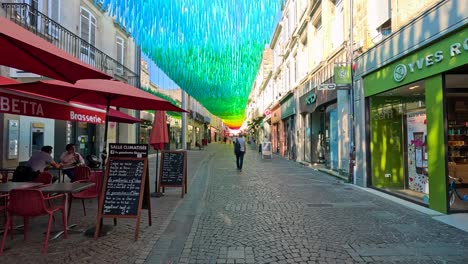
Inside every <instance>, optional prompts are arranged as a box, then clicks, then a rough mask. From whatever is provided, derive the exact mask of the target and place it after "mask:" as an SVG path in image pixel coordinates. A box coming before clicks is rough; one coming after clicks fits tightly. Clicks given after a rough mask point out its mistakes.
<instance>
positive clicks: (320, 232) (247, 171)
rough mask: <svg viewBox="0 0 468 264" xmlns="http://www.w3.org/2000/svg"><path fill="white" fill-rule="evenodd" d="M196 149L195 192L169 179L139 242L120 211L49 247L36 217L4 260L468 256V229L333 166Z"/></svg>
mask: <svg viewBox="0 0 468 264" xmlns="http://www.w3.org/2000/svg"><path fill="white" fill-rule="evenodd" d="M188 154H189V155H188V159H189V160H188V182H189V187H188V193H187V196H185V198H183V199H181V198H180V189H179V188H168V189H167V190H166V193H165V196H163V197H161V198H152V208H153V212H152V219H153V225H152V226H148V224H147V219H148V218H147V214H146V210H143V213H142V222H141V225H140V228H141V229H140V239H139V240H138V241H136V242H135V241H134V240H133V237H134V230H135V229H134V228H135V220H134V219H130V220H123V219H119V222H118V225H117V226H116V227H115V228H114V230H113V231H112V232H111V233H110V234H109V235H107V236H105V237H101V238H99V239H98V240H94V239H90V238H87V237H85V236H83V235H82V234H70V235H69V238H68V239H66V240H64V239H62V238H59V239H58V240H56V241H53V242H51V243H50V245H49V253H48V254H46V255H42V254H41V252H40V249H41V245H42V241H43V238H44V236H43V234H42V232H43V231H45V229H46V228H45V223H46V219H44V218H37V219H33V220H32V221H31V223H30V232H29V237H28V241H26V242H24V241H23V238H22V234H21V233H19V232H18V233H17V234H16V235H15V238H14V240H10V239H8V240H7V250H6V251H5V252H4V255H3V256H1V257H0V263H135V264H141V263H162V264H175V263H180V264H184V263H185V264H187V263H245V264H248V263H467V262H468V236H467V235H466V233H465V232H464V231H461V230H459V229H456V228H454V227H452V226H449V225H446V224H443V223H441V222H439V221H436V220H434V219H432V218H431V216H429V215H426V214H423V213H420V212H418V211H415V210H413V209H410V208H408V207H405V206H402V205H400V204H398V203H395V202H392V201H389V200H387V199H384V198H382V197H380V196H377V195H374V194H372V193H369V192H367V191H364V190H362V189H360V188H358V187H356V186H353V185H350V184H346V183H344V182H343V181H342V180H340V179H337V178H335V177H332V176H330V175H327V174H324V173H322V172H319V171H316V170H314V169H311V168H309V167H304V166H302V165H300V164H298V163H295V162H292V161H288V160H285V159H282V158H279V157H277V156H274V157H273V160H262V159H261V157H260V155H259V153H258V152H257V151H256V150H252V149H250V150H249V151H248V152H247V154H246V156H245V160H244V168H243V170H242V171H238V170H237V169H236V166H235V158H234V154H233V147H232V145H231V144H227V145H225V144H210V146H208V147H207V148H206V149H205V150H201V151H199V150H192V151H188ZM154 171H155V158H154V155H153V156H152V158H151V159H150V174H151V173H154ZM151 184H153V183H151ZM88 207H89V209H88ZM87 209H88V215H87V216H86V217H83V214H82V209H81V206H80V204H79V201H76V203H75V204H74V205H73V210H72V221H71V222H73V223H78V227H76V228H77V229H80V228H86V227H89V226H92V225H94V224H95V217H96V215H95V213H96V203H95V201H93V202H89V203H87ZM20 222H21V221H20V219H17V222H15V223H16V224H20ZM111 222H112V220H110V219H106V223H108V224H110V223H111ZM54 226H55V229H57V228H59V227H60V221H56V223H54Z"/></svg>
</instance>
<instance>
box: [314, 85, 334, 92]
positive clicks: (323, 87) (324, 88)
mask: <svg viewBox="0 0 468 264" xmlns="http://www.w3.org/2000/svg"><path fill="white" fill-rule="evenodd" d="M317 90H319V91H328V90H336V84H334V83H322V84H320V85H319V86H318V87H317Z"/></svg>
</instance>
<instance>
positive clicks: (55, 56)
mask: <svg viewBox="0 0 468 264" xmlns="http://www.w3.org/2000/svg"><path fill="white" fill-rule="evenodd" d="M0 47H1V48H2V50H1V56H0V65H5V66H8V67H14V68H17V69H21V70H25V71H28V72H32V73H36V74H39V75H43V76H47V77H49V78H53V79H57V80H63V81H67V82H71V83H74V82H76V81H78V80H80V79H92V78H97V79H111V78H112V77H111V76H109V75H107V74H105V73H103V72H101V71H98V70H96V69H94V68H92V67H91V66H90V65H88V64H86V63H84V62H82V61H80V60H79V59H77V58H75V57H73V56H72V55H70V54H69V53H67V52H65V51H64V50H62V49H60V48H58V47H56V46H54V45H53V44H51V43H50V42H48V41H46V40H45V39H42V38H40V37H38V36H36V35H34V34H33V33H32V32H30V31H28V30H26V29H24V28H22V27H21V26H19V25H17V24H15V23H13V22H12V21H10V20H8V19H6V18H4V17H0Z"/></svg>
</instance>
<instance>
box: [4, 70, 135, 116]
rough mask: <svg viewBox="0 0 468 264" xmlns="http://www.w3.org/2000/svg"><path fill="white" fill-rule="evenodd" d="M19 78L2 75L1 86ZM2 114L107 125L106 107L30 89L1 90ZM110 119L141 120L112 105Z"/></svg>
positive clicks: (13, 82) (12, 82)
mask: <svg viewBox="0 0 468 264" xmlns="http://www.w3.org/2000/svg"><path fill="white" fill-rule="evenodd" d="M15 83H18V82H16V81H15V80H12V79H9V78H5V77H2V76H0V85H2V84H15ZM0 113H7V114H15V115H25V116H35V117H43V118H51V119H58V120H66V121H78V122H86V123H92V124H104V122H105V119H106V111H105V106H99V105H86V104H78V103H68V102H65V101H60V100H56V99H52V98H48V97H45V96H41V95H37V94H34V93H28V92H18V91H12V90H9V89H1V90H0ZM109 121H112V122H119V123H131V124H133V123H138V122H141V120H140V119H138V118H135V117H132V116H130V115H127V114H125V113H123V112H120V111H118V110H116V109H112V108H110V110H109Z"/></svg>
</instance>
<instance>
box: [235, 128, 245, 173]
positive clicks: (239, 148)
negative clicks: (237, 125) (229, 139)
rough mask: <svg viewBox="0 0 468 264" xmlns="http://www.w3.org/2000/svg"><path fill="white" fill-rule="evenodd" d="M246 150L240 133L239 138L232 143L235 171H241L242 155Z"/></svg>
mask: <svg viewBox="0 0 468 264" xmlns="http://www.w3.org/2000/svg"><path fill="white" fill-rule="evenodd" d="M246 150H247V148H246V145H245V139H244V137H243V135H242V133H240V134H239V137H238V138H236V139H235V141H234V153H235V154H236V164H237V169H238V170H240V171H241V170H242V164H243V163H244V155H245V151H246Z"/></svg>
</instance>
